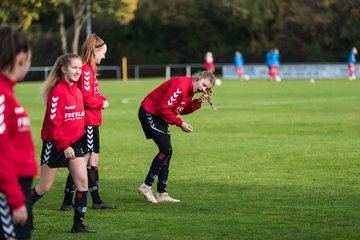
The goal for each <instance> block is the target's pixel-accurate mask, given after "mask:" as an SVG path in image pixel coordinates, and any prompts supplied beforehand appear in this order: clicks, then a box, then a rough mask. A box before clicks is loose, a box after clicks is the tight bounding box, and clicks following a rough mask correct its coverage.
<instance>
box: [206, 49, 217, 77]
mask: <svg viewBox="0 0 360 240" xmlns="http://www.w3.org/2000/svg"><path fill="white" fill-rule="evenodd" d="M204 61H205V62H204V65H205V70H206V71H208V72H211V73H214V72H215V64H214V55H213V53H212V52H207V53H206V54H205V58H204Z"/></svg>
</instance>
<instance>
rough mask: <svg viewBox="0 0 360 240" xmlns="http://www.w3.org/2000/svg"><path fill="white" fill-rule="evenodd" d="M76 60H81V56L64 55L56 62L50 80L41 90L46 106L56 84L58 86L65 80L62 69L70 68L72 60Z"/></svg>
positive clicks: (48, 79)
mask: <svg viewBox="0 0 360 240" xmlns="http://www.w3.org/2000/svg"><path fill="white" fill-rule="evenodd" d="M74 58H77V59H79V60H81V58H80V56H79V55H77V54H74V53H66V54H63V55H61V56H60V57H58V59H57V60H56V62H55V64H54V66H53V69H52V70H51V72H50V74H49V76H48V78H47V79H46V81H45V82H44V83H43V85H42V88H41V94H42V97H43V100H44V102H45V104H46V102H47V100H48V97H49V95H50V92H51V91H52V90H53V88H54V87H55V86H56V84H58V82H60V81H61V80H62V79H63V72H62V71H61V68H62V67H67V66H69V64H70V60H71V59H74Z"/></svg>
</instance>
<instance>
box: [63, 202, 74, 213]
mask: <svg viewBox="0 0 360 240" xmlns="http://www.w3.org/2000/svg"><path fill="white" fill-rule="evenodd" d="M72 210H74V206H73V205H72V204H70V205H66V204H61V207H60V212H70V211H72Z"/></svg>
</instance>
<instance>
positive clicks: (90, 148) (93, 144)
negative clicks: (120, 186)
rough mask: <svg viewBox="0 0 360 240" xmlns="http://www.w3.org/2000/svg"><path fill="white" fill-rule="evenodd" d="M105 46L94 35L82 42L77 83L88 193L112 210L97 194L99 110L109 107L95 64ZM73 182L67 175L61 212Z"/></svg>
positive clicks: (69, 207)
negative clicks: (81, 105) (81, 98)
mask: <svg viewBox="0 0 360 240" xmlns="http://www.w3.org/2000/svg"><path fill="white" fill-rule="evenodd" d="M106 51H107V46H106V44H105V42H104V41H103V40H102V39H101V38H100V37H98V36H97V35H96V34H91V35H90V36H89V37H88V38H87V40H86V42H85V43H84V44H83V51H82V62H83V66H82V74H81V77H80V80H79V81H78V83H77V85H78V87H79V89H80V90H81V92H82V94H83V96H84V105H85V134H84V136H83V142H82V144H83V148H84V154H85V159H86V161H87V164H88V166H87V169H88V170H87V171H88V179H89V192H90V194H91V197H92V200H93V204H92V207H93V208H94V209H114V208H115V206H113V205H111V204H106V203H104V202H103V200H102V199H101V197H100V194H99V172H98V166H99V153H100V133H99V127H100V126H101V123H102V110H103V109H106V108H107V107H109V102H108V100H107V99H106V98H105V97H103V96H102V95H101V94H100V87H99V82H98V80H97V67H96V65H97V64H100V62H101V60H102V59H104V58H105V54H106ZM73 192H75V185H74V182H73V180H72V178H71V175H70V174H69V176H68V178H67V181H66V185H65V190H64V193H65V196H64V200H63V203H62V205H61V207H60V211H69V210H72V198H73Z"/></svg>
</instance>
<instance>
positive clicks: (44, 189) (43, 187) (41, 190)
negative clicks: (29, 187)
mask: <svg viewBox="0 0 360 240" xmlns="http://www.w3.org/2000/svg"><path fill="white" fill-rule="evenodd" d="M51 187H52V185H51V184H47V183H40V184H39V185H38V186H37V187H36V188H35V190H36V192H37V193H38V194H39V195H40V196H42V195H44V194H46V193H48V192H49V191H50V189H51Z"/></svg>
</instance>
